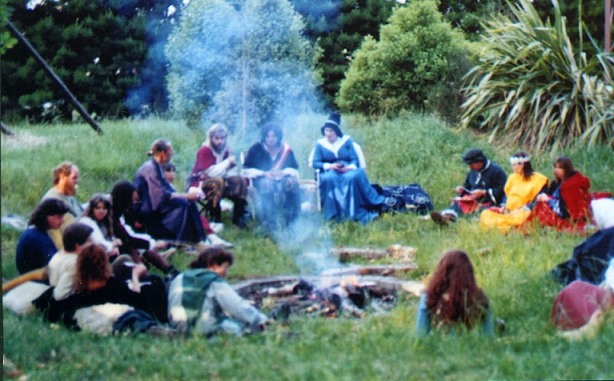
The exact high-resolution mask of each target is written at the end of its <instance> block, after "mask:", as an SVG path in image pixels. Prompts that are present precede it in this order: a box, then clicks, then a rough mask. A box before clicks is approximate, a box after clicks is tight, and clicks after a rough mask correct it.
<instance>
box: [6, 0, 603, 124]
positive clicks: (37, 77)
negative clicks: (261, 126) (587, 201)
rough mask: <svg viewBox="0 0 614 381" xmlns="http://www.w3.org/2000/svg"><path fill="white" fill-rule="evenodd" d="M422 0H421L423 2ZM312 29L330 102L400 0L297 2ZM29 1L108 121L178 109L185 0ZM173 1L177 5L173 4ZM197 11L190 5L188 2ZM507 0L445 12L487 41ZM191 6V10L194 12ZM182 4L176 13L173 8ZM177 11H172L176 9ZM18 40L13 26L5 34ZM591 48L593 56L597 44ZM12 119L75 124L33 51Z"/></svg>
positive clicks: (596, 21)
mask: <svg viewBox="0 0 614 381" xmlns="http://www.w3.org/2000/svg"><path fill="white" fill-rule="evenodd" d="M414 1H416V0H414ZM290 2H291V3H292V4H293V5H294V7H295V9H296V11H297V12H298V13H300V14H301V15H302V16H303V17H304V19H305V22H306V25H307V31H306V34H307V37H309V38H311V39H312V41H314V42H317V44H318V46H319V48H320V49H321V54H320V56H319V59H318V61H317V62H316V63H315V69H316V70H318V72H319V73H320V75H321V76H322V79H323V81H322V83H323V85H322V87H321V91H322V93H323V94H324V97H325V99H326V100H327V102H328V103H329V105H330V106H333V102H334V97H335V96H336V94H337V93H338V91H339V84H340V82H341V80H342V79H343V78H344V76H345V74H346V71H347V69H348V67H349V63H350V62H351V60H352V59H353V58H354V57H353V53H354V52H355V51H356V49H358V47H360V45H361V43H362V41H363V39H364V37H365V36H367V35H371V36H373V37H374V38H375V39H376V40H377V39H378V38H379V31H380V27H381V25H382V24H384V23H386V22H387V20H388V18H389V17H390V15H391V13H392V9H393V8H394V7H403V6H405V4H404V3H405V2H404V1H400V2H399V1H395V0H321V1H313V0H290ZM578 3H579V0H573V1H569V2H565V4H562V8H563V13H564V14H565V15H566V16H567V21H568V27H569V28H568V30H569V31H570V36H569V37H570V38H571V40H572V42H573V45H574V46H578V45H579V44H578V40H579V33H578V29H577V28H578V18H579V10H578V9H579V8H578ZM24 4H25V2H23V1H20V0H2V5H3V10H2V11H0V12H2V16H3V17H4V15H5V11H4V9H11V10H12V15H11V20H12V21H13V23H14V24H15V25H16V26H17V28H18V29H19V30H20V31H21V32H22V33H24V35H25V36H26V38H28V39H29V40H30V42H31V43H32V44H33V45H34V46H35V47H36V48H37V49H38V51H39V53H40V54H41V55H42V56H43V57H44V58H45V59H46V60H47V61H48V62H49V63H50V65H51V66H52V67H53V68H54V69H55V70H56V73H57V74H58V75H59V76H60V77H61V78H62V79H63V80H64V81H65V83H66V84H67V85H68V86H69V88H70V89H71V90H72V91H73V93H74V94H75V95H76V96H77V98H78V99H79V100H80V101H81V102H82V103H83V104H84V106H85V107H86V109H87V110H88V111H90V112H92V113H95V114H96V115H97V116H99V117H104V118H118V117H125V116H128V115H133V116H134V115H142V114H147V113H149V112H155V113H164V112H166V110H167V108H168V97H167V91H166V89H165V87H166V84H165V77H166V74H167V69H168V60H167V59H166V57H165V56H164V44H165V42H166V40H167V37H168V36H169V34H170V32H171V30H172V29H173V27H174V26H175V25H178V23H179V21H180V15H181V11H182V9H183V7H184V5H183V1H182V0H59V1H44V2H42V3H41V4H40V5H38V6H37V7H36V8H34V9H32V10H29V9H26V7H25V5H24ZM534 4H535V7H536V9H537V10H538V11H539V12H540V14H542V15H544V17H545V16H548V15H550V14H551V3H550V0H535V2H534ZM582 4H583V11H582V13H583V14H582V19H583V20H584V23H585V24H586V26H587V27H588V29H589V31H590V33H591V34H592V36H593V38H595V39H596V40H597V42H598V43H599V44H600V45H603V12H604V3H603V0H583V2H582ZM170 6H172V7H173V8H169V7H170ZM188 7H189V5H188ZM505 8H506V4H505V1H504V0H490V1H485V0H450V1H445V0H441V1H440V2H439V11H440V12H441V13H442V14H443V16H444V18H445V19H446V20H448V21H449V22H450V23H451V24H452V25H453V26H454V27H457V28H460V29H462V30H463V31H464V32H465V35H466V37H467V39H469V40H477V39H478V38H479V35H480V33H481V31H482V26H481V22H483V21H484V20H488V15H489V14H492V13H494V12H501V11H505ZM188 9H189V8H188ZM173 10H174V13H173ZM171 13H172V14H171ZM0 33H2V35H1V36H0V37H2V40H0V41H8V44H5V45H3V48H6V47H10V45H11V43H10V39H7V36H6V30H5V29H4V28H3V30H2V31H0ZM583 48H584V49H585V50H587V51H588V52H589V53H591V52H592V48H591V47H590V44H589V43H587V39H586V38H585V43H584V46H583ZM1 81H2V82H1V83H2V94H1V106H2V115H1V117H2V119H3V120H11V119H23V118H27V119H29V120H31V121H41V120H48V121H49V120H54V119H59V118H61V119H64V120H70V119H71V117H72V111H71V108H70V107H69V105H68V104H67V103H66V102H65V101H63V98H62V96H61V94H60V92H59V90H57V89H55V88H54V86H53V85H52V83H51V81H50V80H49V79H48V78H46V76H45V75H44V74H43V71H42V69H41V68H40V67H38V66H37V64H36V63H35V62H34V60H33V59H32V58H31V57H30V56H29V55H28V53H27V52H26V51H25V49H24V47H22V46H19V44H17V45H16V46H13V47H10V49H8V50H6V52H4V53H3V54H2V65H1Z"/></svg>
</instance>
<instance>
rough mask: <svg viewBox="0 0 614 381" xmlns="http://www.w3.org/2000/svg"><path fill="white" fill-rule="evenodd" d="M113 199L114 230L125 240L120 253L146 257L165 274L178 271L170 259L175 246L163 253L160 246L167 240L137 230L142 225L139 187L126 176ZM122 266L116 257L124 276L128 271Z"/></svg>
mask: <svg viewBox="0 0 614 381" xmlns="http://www.w3.org/2000/svg"><path fill="white" fill-rule="evenodd" d="M111 200H112V202H111V208H112V213H111V217H112V228H113V234H114V235H115V236H116V237H117V238H118V239H119V240H121V242H122V244H121V246H119V252H120V254H127V255H128V256H129V257H130V258H131V260H132V262H134V263H142V260H141V257H142V258H143V259H145V260H146V261H147V262H149V263H150V264H152V265H153V266H154V267H156V268H158V269H160V270H162V272H164V273H165V274H171V275H174V274H177V273H178V271H177V269H175V267H174V266H173V265H171V264H169V263H168V261H167V260H168V258H170V256H171V255H173V254H174V253H175V249H174V248H171V249H168V250H166V251H165V252H164V253H160V252H159V250H163V249H165V248H167V247H168V243H167V242H165V241H161V240H160V241H156V240H155V239H153V238H152V237H151V236H150V235H149V234H146V233H138V232H136V230H138V229H139V228H141V226H140V224H139V222H138V220H137V219H136V218H135V217H134V214H133V209H132V208H133V205H135V204H136V201H137V191H136V188H135V187H134V185H133V184H132V183H131V182H129V181H126V180H122V181H120V182H118V183H117V184H115V185H114V186H113V189H111ZM135 225H138V227H135ZM121 270H126V269H125V268H123V267H122V264H121V263H116V262H115V261H114V262H113V271H114V273H115V275H116V276H119V277H120V278H123V277H125V276H126V275H128V274H125V271H124V272H122V271H121Z"/></svg>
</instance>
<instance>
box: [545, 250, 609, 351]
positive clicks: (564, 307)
mask: <svg viewBox="0 0 614 381" xmlns="http://www.w3.org/2000/svg"><path fill="white" fill-rule="evenodd" d="M612 309H614V259H612V260H611V261H610V264H609V267H608V269H607V270H606V272H605V280H604V281H603V283H602V284H601V286H596V285H594V284H591V283H587V282H582V281H579V280H577V281H574V282H572V283H571V284H570V285H568V286H567V287H565V288H564V289H563V290H562V291H561V292H560V293H559V294H558V295H557V297H556V299H555V300H554V305H553V306H552V312H551V314H550V323H552V324H553V325H554V326H555V327H556V328H557V329H558V330H559V334H560V335H561V336H563V337H565V338H568V339H571V340H576V339H583V338H586V339H592V338H594V337H595V335H596V334H597V332H598V331H599V328H600V327H601V326H602V325H603V322H604V313H606V312H608V311H610V310H612Z"/></svg>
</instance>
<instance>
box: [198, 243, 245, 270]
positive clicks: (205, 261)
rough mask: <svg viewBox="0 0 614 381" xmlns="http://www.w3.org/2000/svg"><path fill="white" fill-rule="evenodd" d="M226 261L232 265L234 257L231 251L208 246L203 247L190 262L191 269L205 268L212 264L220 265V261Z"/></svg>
mask: <svg viewBox="0 0 614 381" xmlns="http://www.w3.org/2000/svg"><path fill="white" fill-rule="evenodd" d="M226 262H228V266H232V263H233V262H234V257H233V255H232V253H231V252H229V251H226V250H224V249H222V248H220V247H210V248H208V249H205V250H204V251H203V252H202V253H200V254H199V255H198V257H196V259H195V260H193V261H192V262H191V263H190V266H189V267H190V268H191V269H206V268H209V267H211V266H212V265H218V266H220V265H221V264H222V263H226Z"/></svg>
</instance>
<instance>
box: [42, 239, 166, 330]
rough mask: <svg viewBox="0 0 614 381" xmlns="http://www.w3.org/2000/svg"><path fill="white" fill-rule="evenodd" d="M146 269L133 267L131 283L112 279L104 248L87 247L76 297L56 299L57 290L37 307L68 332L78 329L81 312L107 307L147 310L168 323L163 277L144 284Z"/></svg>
mask: <svg viewBox="0 0 614 381" xmlns="http://www.w3.org/2000/svg"><path fill="white" fill-rule="evenodd" d="M145 272H146V268H145V266H144V265H142V264H136V265H134V266H133V267H132V279H131V280H130V281H129V282H126V281H125V280H121V279H118V278H116V277H114V276H113V275H112V272H111V265H110V264H109V256H108V255H107V253H106V251H105V250H104V248H103V247H101V246H98V245H94V244H87V245H85V246H83V247H82V248H81V252H80V253H79V255H78V256H77V265H76V272H75V277H74V285H75V293H74V294H73V295H71V296H69V297H68V298H66V299H64V300H55V299H54V298H53V297H52V293H53V287H52V288H50V289H49V290H47V291H45V292H44V293H43V294H42V295H41V296H40V297H39V298H38V299H36V300H35V301H34V302H33V303H34V305H35V306H36V307H37V308H38V309H39V310H40V311H42V312H43V316H44V318H45V320H47V321H49V322H52V323H53V322H58V321H61V322H63V323H64V324H65V325H66V326H67V327H68V328H73V329H78V326H77V322H76V320H75V319H74V317H75V313H76V311H77V310H78V309H80V308H83V307H89V306H95V305H101V304H105V303H116V304H126V305H129V306H132V307H134V308H137V309H140V310H143V311H145V312H147V313H149V314H151V316H153V317H154V318H155V319H156V320H157V321H159V322H162V323H165V322H167V321H168V317H167V306H168V303H167V298H166V290H165V288H164V283H163V282H162V279H160V277H157V276H155V275H149V276H148V277H146V278H145V279H144V280H143V274H144V273H145Z"/></svg>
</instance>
